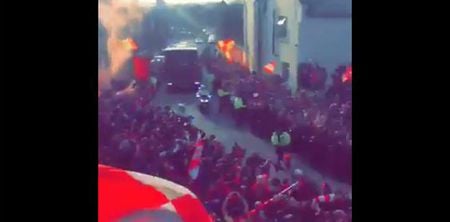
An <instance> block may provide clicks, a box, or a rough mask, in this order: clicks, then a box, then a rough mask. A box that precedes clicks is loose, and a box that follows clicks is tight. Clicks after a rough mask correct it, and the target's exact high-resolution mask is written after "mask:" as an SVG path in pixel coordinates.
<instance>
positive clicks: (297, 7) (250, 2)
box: [244, 0, 302, 92]
mask: <svg viewBox="0 0 450 222" xmlns="http://www.w3.org/2000/svg"><path fill="white" fill-rule="evenodd" d="M301 18H302V7H301V4H300V2H299V1H298V0H245V1H244V49H245V51H246V53H247V57H248V64H249V68H250V70H251V71H256V72H258V73H263V67H264V66H265V65H266V64H268V63H270V62H274V64H275V71H274V73H275V74H278V75H281V76H282V78H283V79H284V80H285V81H287V85H288V86H289V88H290V89H291V91H292V92H295V91H296V90H297V65H298V61H299V55H298V52H299V50H298V47H299V32H300V29H299V27H300V21H301Z"/></svg>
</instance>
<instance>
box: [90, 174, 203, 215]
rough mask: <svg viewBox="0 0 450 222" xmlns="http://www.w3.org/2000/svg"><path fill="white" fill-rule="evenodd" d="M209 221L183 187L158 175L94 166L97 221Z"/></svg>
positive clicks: (196, 200)
mask: <svg viewBox="0 0 450 222" xmlns="http://www.w3.org/2000/svg"><path fill="white" fill-rule="evenodd" d="M137 220H141V221H142V220H144V221H152V222H164V221H174V222H175V221H180V222H211V218H210V217H209V215H208V213H207V212H206V210H205V208H204V207H203V205H202V203H201V202H200V200H198V199H197V197H196V196H195V194H193V193H192V192H191V191H190V190H188V189H187V188H185V187H183V186H181V185H178V184H175V183H173V182H170V181H168V180H164V179H161V178H158V177H154V176H150V175H146V174H141V173H137V172H131V171H125V170H121V169H117V168H114V167H110V166H105V165H98V221H99V222H110V221H137Z"/></svg>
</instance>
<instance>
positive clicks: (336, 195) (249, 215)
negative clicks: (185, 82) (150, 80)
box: [98, 65, 352, 222]
mask: <svg viewBox="0 0 450 222" xmlns="http://www.w3.org/2000/svg"><path fill="white" fill-rule="evenodd" d="M305 67H306V68H305ZM317 69H318V70H319V71H317ZM346 69H347V67H346V66H342V67H339V68H338V69H336V71H335V73H334V75H333V76H332V78H333V79H332V83H331V85H330V86H328V87H326V84H325V81H326V75H325V77H324V76H323V75H321V74H320V73H321V72H323V69H320V67H319V66H317V65H315V66H314V65H306V66H303V68H302V69H301V70H302V72H301V75H302V76H301V78H300V79H301V81H300V83H301V84H302V85H301V88H302V90H300V91H298V93H296V94H295V95H293V94H292V93H291V92H290V91H289V90H288V89H287V88H286V87H285V83H284V82H283V80H282V79H280V78H279V76H278V75H261V74H259V75H258V74H256V73H250V72H248V71H246V70H245V69H241V68H239V67H237V68H234V69H229V70H226V69H220V70H216V71H215V72H214V74H215V80H214V84H213V86H214V92H216V93H217V95H218V96H219V98H220V111H221V112H224V113H230V114H231V116H232V118H234V120H235V122H236V123H237V125H239V126H243V125H247V126H248V127H249V128H250V130H251V131H252V132H253V133H254V134H255V135H257V136H259V137H261V138H263V139H266V140H268V141H269V142H270V141H272V142H273V140H274V135H276V134H277V133H279V134H281V135H284V136H285V137H287V138H289V139H288V140H286V139H282V138H283V137H276V139H275V140H277V139H280V140H279V142H280V144H282V145H280V146H277V148H276V149H283V150H285V151H286V152H277V153H279V162H277V163H273V162H272V161H271V160H268V159H264V158H262V157H261V156H259V155H258V154H257V153H251V154H247V153H246V147H241V146H240V145H239V144H237V143H235V145H234V146H233V148H232V150H231V151H230V152H227V151H226V149H225V147H224V146H223V145H222V144H221V143H220V142H219V141H217V139H216V136H215V135H207V133H206V132H203V131H202V130H201V129H198V128H196V127H195V126H193V125H192V124H191V121H192V119H191V118H190V117H186V116H184V115H179V114H178V113H177V110H176V109H175V107H169V106H165V107H161V106H155V105H153V104H152V99H151V93H152V92H154V88H153V87H148V86H146V85H145V84H143V85H139V84H136V83H133V84H131V85H130V86H129V87H125V90H119V88H124V87H123V86H121V87H116V88H115V87H113V89H111V90H110V91H109V92H108V91H105V92H102V94H101V95H99V118H98V119H99V163H102V164H107V165H111V166H115V167H120V168H123V169H126V170H132V171H137V172H142V173H146V174H150V175H155V176H159V177H161V178H166V179H169V180H171V181H174V182H176V183H179V184H181V185H183V186H186V187H188V188H189V189H191V190H192V191H193V192H194V193H195V194H196V195H197V196H198V197H199V198H200V199H201V200H202V201H203V203H204V205H205V207H206V208H207V209H208V211H209V213H210V215H211V216H212V217H213V218H214V221H227V222H228V221H255V222H259V221H261V222H262V221H308V222H314V221H318V222H319V221H320V222H322V221H340V222H344V221H351V193H349V192H348V191H339V190H334V189H333V188H332V187H330V186H329V185H328V184H326V183H324V184H323V185H322V186H321V187H317V186H315V185H314V184H313V183H312V182H311V181H309V179H308V178H307V177H305V176H304V175H303V173H302V171H301V170H300V169H295V170H294V172H295V173H294V174H291V175H290V177H289V178H278V177H277V176H276V175H273V172H274V171H273V170H272V168H276V171H285V172H286V173H288V174H290V172H292V170H291V169H290V168H291V166H290V162H289V160H290V159H289V158H290V155H285V154H286V153H295V154H299V155H300V156H302V157H304V159H305V160H307V161H309V164H311V165H312V166H313V167H316V168H319V169H321V171H322V172H325V173H327V174H329V175H331V176H334V177H336V178H339V179H342V180H344V181H346V182H349V183H351V147H352V146H351V83H349V82H348V81H342V78H341V77H342V75H343V73H344V72H345V71H346ZM225 70H226V71H225ZM316 73H319V77H317V76H315V75H316ZM131 91H133V92H132V93H130V92H131ZM122 94H127V95H126V96H122ZM198 144H202V146H203V151H202V154H201V158H200V160H201V162H200V171H199V174H198V176H197V177H192V176H191V175H190V174H189V170H188V168H189V164H190V162H191V161H192V156H193V154H194V152H195V150H196V145H198Z"/></svg>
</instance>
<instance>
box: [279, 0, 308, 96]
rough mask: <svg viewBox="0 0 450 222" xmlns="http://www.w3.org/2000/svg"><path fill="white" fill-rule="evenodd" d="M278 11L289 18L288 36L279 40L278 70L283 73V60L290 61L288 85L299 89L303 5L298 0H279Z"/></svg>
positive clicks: (294, 89) (293, 89) (292, 88)
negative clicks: (299, 50) (299, 53)
mask: <svg viewBox="0 0 450 222" xmlns="http://www.w3.org/2000/svg"><path fill="white" fill-rule="evenodd" d="M276 11H277V17H278V16H286V17H287V18H288V21H287V25H288V33H287V35H288V37H287V38H286V39H281V40H279V63H278V65H277V72H278V73H281V64H282V62H287V63H289V79H288V85H289V87H290V88H291V90H292V91H293V92H295V91H296V90H297V63H298V49H297V48H299V31H300V30H299V26H300V20H301V15H302V11H301V5H300V3H299V1H298V0H277V1H276Z"/></svg>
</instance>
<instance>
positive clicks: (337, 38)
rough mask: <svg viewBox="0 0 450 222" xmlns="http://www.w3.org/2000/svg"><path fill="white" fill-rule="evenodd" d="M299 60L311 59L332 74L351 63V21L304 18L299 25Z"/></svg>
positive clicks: (349, 19) (347, 18)
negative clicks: (339, 66)
mask: <svg viewBox="0 0 450 222" xmlns="http://www.w3.org/2000/svg"><path fill="white" fill-rule="evenodd" d="M300 30H301V32H300V42H299V46H300V47H299V48H298V51H299V56H300V57H299V60H300V62H307V61H308V60H309V59H311V60H312V61H314V62H317V63H318V64H319V65H321V66H324V67H325V68H326V69H327V72H328V73H329V74H330V73H332V72H333V71H334V70H335V69H336V67H337V66H338V65H341V64H349V63H351V62H352V19H351V17H346V18H345V17H342V18H321V17H308V16H304V17H303V18H302V22H301V23H300Z"/></svg>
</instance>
